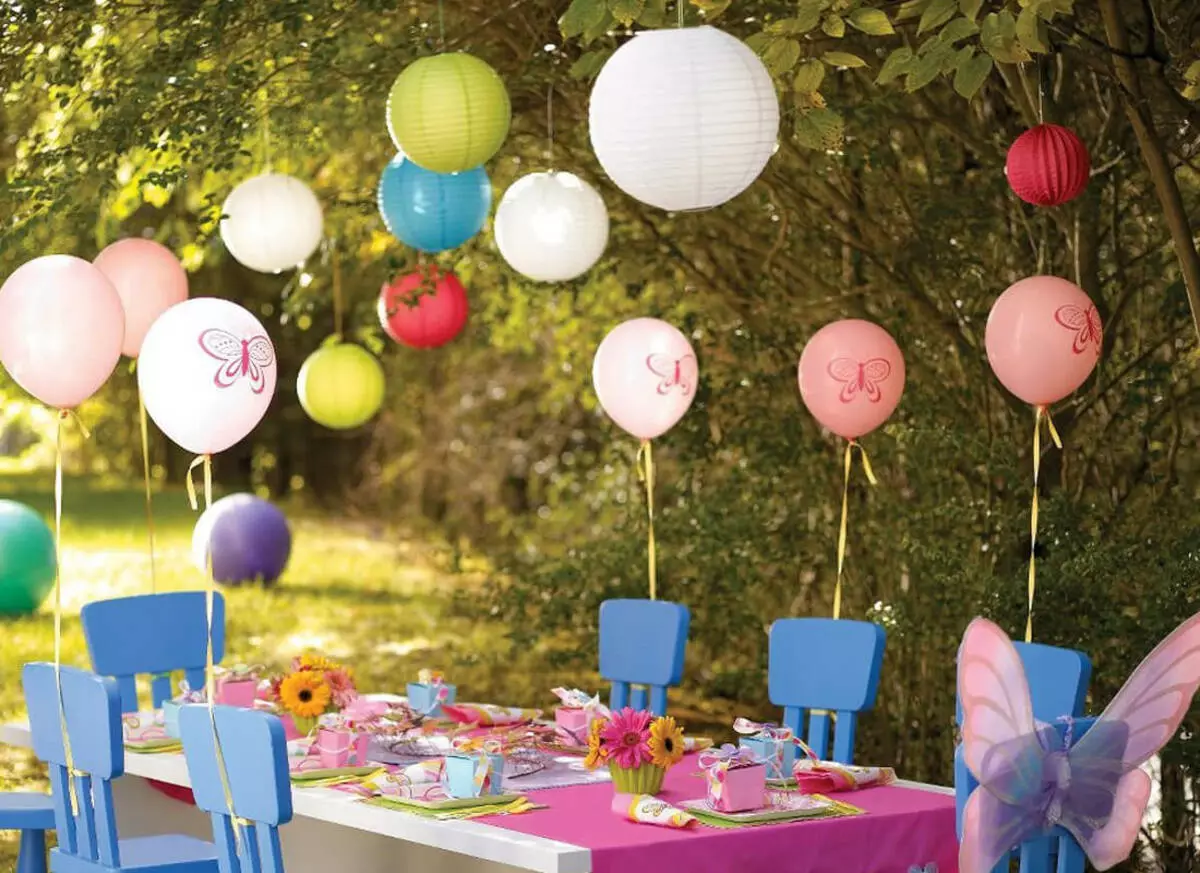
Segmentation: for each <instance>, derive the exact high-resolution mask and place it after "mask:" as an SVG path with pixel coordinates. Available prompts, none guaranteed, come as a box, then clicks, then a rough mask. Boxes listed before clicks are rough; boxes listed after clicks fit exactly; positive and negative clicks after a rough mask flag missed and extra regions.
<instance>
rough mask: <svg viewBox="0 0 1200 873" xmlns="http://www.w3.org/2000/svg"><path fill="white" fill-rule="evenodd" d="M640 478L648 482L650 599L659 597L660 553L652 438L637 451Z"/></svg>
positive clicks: (643, 442)
mask: <svg viewBox="0 0 1200 873" xmlns="http://www.w3.org/2000/svg"><path fill="white" fill-rule="evenodd" d="M637 468H638V478H639V479H641V480H642V481H643V482H645V483H646V519H647V521H648V522H649V533H648V542H647V555H648V559H649V563H650V599H651V600H657V599H658V555H657V552H656V550H655V547H654V453H653V450H652V449H651V448H650V440H642V444H641V446H640V447H639V448H638V453H637Z"/></svg>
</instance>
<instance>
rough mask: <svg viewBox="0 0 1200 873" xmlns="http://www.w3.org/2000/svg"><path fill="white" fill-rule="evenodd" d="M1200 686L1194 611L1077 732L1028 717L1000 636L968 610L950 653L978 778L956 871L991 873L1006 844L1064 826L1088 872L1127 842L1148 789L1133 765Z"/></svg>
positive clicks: (1161, 741) (1118, 856) (1025, 687)
mask: <svg viewBox="0 0 1200 873" xmlns="http://www.w3.org/2000/svg"><path fill="white" fill-rule="evenodd" d="M1198 687H1200V614H1197V615H1194V616H1192V617H1191V618H1190V619H1188V620H1187V621H1185V622H1184V623H1183V624H1181V625H1180V626H1179V627H1178V628H1176V629H1175V631H1173V632H1172V633H1171V634H1170V636H1168V637H1167V638H1166V639H1165V640H1163V641H1162V642H1161V643H1160V644H1159V645H1158V647H1157V648H1155V649H1154V651H1153V652H1151V653H1150V655H1149V656H1147V657H1146V659H1145V660H1144V661H1142V663H1141V664H1140V665H1139V666H1138V668H1137V669H1136V670H1134V672H1133V674H1132V675H1131V676H1130V677H1129V680H1128V681H1127V682H1126V683H1125V685H1124V687H1122V688H1121V690H1120V691H1119V692H1118V693H1117V695H1116V697H1114V698H1113V700H1112V702H1111V703H1110V704H1109V705H1108V708H1107V709H1105V710H1104V712H1103V713H1102V714H1101V715H1100V716H1099V717H1098V718H1096V719H1095V720H1094V722H1093V723H1092V724H1091V726H1090V727H1089V728H1088V729H1087V730H1086V732H1082V735H1081V736H1079V737H1078V738H1076V736H1075V733H1076V728H1077V727H1079V725H1077V724H1076V723H1075V721H1074V720H1073V719H1072V718H1070V717H1063V718H1062V719H1059V723H1058V724H1057V725H1050V724H1044V723H1040V722H1035V721H1034V718H1033V704H1032V702H1031V700H1030V696H1029V684H1028V681H1027V680H1026V678H1025V670H1024V667H1023V666H1022V663H1021V660H1020V657H1019V656H1018V655H1017V651H1016V649H1015V648H1014V647H1013V644H1012V641H1011V640H1009V638H1008V636H1007V635H1006V634H1005V633H1004V631H1002V630H1001V629H1000V628H999V627H997V626H996V625H995V624H993V623H992V622H990V621H988V620H986V619H983V618H977V619H975V620H974V621H973V622H971V624H970V626H969V627H968V628H967V631H966V634H965V635H964V637H963V642H962V647H961V648H960V649H959V655H958V691H959V696H960V699H961V700H962V706H963V722H962V735H963V736H962V742H963V757H964V759H965V761H966V763H967V766H968V767H969V768H970V770H971V772H972V774H973V775H974V776H975V778H976V779H977V780H978V781H979V787H978V788H976V789H975V791H974V792H973V793H972V794H971V797H970V798H969V799H968V801H967V805H966V809H965V810H964V813H963V835H962V842H961V844H960V846H959V870H960V873H990V871H991V870H993V868H994V867H995V866H996V863H997V862H998V861H999V860H1000V859H1001V858H1003V857H1004V856H1005V855H1007V853H1008V852H1009V851H1011V850H1012V849H1013V847H1015V846H1017V845H1019V844H1021V843H1024V842H1026V841H1027V840H1030V839H1035V838H1038V837H1041V836H1045V835H1047V834H1049V833H1050V832H1051V831H1053V830H1054V828H1056V827H1061V828H1063V829H1065V830H1066V831H1067V832H1068V833H1069V834H1070V835H1071V836H1072V837H1074V839H1075V841H1076V842H1077V843H1078V844H1079V847H1080V848H1081V849H1082V850H1083V852H1084V853H1085V854H1086V855H1087V857H1088V859H1089V860H1090V861H1091V862H1092V864H1093V866H1095V868H1096V869H1097V870H1107V869H1109V868H1111V867H1113V866H1115V865H1116V864H1118V863H1120V862H1121V861H1123V860H1124V859H1125V858H1127V857H1128V856H1129V854H1130V853H1131V852H1132V851H1133V846H1134V843H1135V841H1136V840H1137V836H1138V831H1139V828H1140V827H1141V822H1142V816H1143V815H1144V814H1145V811H1146V804H1147V802H1148V801H1149V799H1150V777H1149V776H1147V775H1146V773H1145V772H1143V771H1142V770H1141V766H1142V765H1143V764H1145V763H1146V762H1147V761H1149V760H1150V759H1151V758H1152V757H1154V756H1155V755H1156V754H1158V752H1159V750H1160V749H1161V748H1162V747H1163V746H1164V745H1166V744H1167V742H1168V741H1170V740H1171V738H1172V737H1174V735H1175V732H1176V731H1177V730H1178V729H1179V725H1180V723H1181V722H1182V721H1183V718H1184V715H1186V713H1187V711H1188V707H1189V706H1190V705H1191V702H1192V698H1193V696H1194V695H1195V694H1196V690H1197V688H1198Z"/></svg>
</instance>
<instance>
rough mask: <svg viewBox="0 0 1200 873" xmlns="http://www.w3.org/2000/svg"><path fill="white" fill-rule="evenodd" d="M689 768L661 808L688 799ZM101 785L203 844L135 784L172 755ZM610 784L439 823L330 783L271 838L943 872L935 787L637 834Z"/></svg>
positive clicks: (311, 860) (736, 867)
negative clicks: (799, 812)
mask: <svg viewBox="0 0 1200 873" xmlns="http://www.w3.org/2000/svg"><path fill="white" fill-rule="evenodd" d="M0 742H3V743H6V744H8V745H15V746H24V747H29V746H30V745H31V737H30V732H29V727H28V725H26V724H21V723H10V724H6V725H0ZM691 763H693V762H692V761H691V760H690V759H688V760H685V761H684V763H683V764H681V765H680V766H678V767H676V768H674V770H672V771H671V772H670V773H669V774H668V776H667V780H666V784H665V786H664V792H663V795H662V797H663V799H664V800H667V801H675V800H681V799H686V798H693V797H700V796H702V795H703V793H704V781H703V780H702V779H699V778H697V777H696V776H694V775H693V774H694V772H695V767H694V766H689V765H690V764H691ZM125 773H126V777H141V778H121V779H117V780H115V781H114V782H113V790H114V794H115V802H116V808H117V816H118V827H119V832H120V834H121V836H122V837H132V836H143V835H150V834H160V833H185V834H191V835H193V836H197V837H201V838H203V839H211V838H212V831H211V822H210V820H209V818H208V817H207V816H206V815H204V814H202V813H201V812H199V811H198V810H197V809H196V808H195V807H193V806H190V805H188V804H185V803H180V802H177V801H174V800H169V799H167V798H165V797H164V796H163V795H162V794H160V793H159V792H157V791H155V790H154V789H152V788H151V787H150V786H149V785H148V784H147V782H146V780H147V779H154V780H157V781H160V782H166V783H170V784H173V785H181V786H188V785H189V780H188V772H187V765H186V762H185V761H184V757H183V755H182V754H161V753H160V754H136V753H133V752H128V751H127V752H126V754H125ZM612 796H613V789H612V786H611V785H607V784H599V785H595V784H594V785H577V786H570V787H563V788H552V789H545V790H541V791H532V792H529V793H528V797H529V799H530V800H531V801H533V802H534V803H538V804H545V805H547V806H548V807H549V808H548V809H541V810H536V811H533V812H529V813H525V814H523V815H509V816H491V817H488V818H481V819H473V820H468V821H439V820H436V819H428V818H423V817H420V816H416V815H410V814H407V813H403V812H397V811H395V810H391V809H387V808H384V807H379V806H373V805H369V804H365V803H362V802H360V801H359V799H358V798H356V797H355V796H354V795H352V794H348V793H346V792H343V791H338V790H336V789H333V788H294V789H293V807H294V811H295V818H294V819H293V821H292V823H291V824H288V825H286V826H284V827H283V828H281V829H280V838H281V842H282V845H283V855H284V861H285V864H286V865H287V870H288V873H327V871H329V870H353V871H356V873H369V871H381V873H382V871H392V870H403V869H414V870H422V871H425V873H512V871H517V870H534V871H540V873H589V871H590V873H617V871H620V873H658V871H663V870H670V869H681V870H686V871H687V873H741V871H754V870H763V871H779V873H910V871H911V870H913V869H916V870H919V871H922V873H925V871H933V870H936V871H937V873H954V871H956V870H957V848H958V844H957V840H956V838H955V830H954V796H953V791H952V790H951V789H949V788H942V787H937V786H931V785H921V784H918V783H910V782H900V783H897V784H896V785H892V786H887V787H883V788H872V789H867V790H864V791H859V792H855V793H853V794H849V795H839V796H840V797H843V798H844V799H846V800H848V801H850V802H852V803H853V804H854V805H855V806H858V807H860V808H862V809H864V810H866V814H865V815H859V816H851V817H847V818H837V819H827V820H822V821H810V822H794V823H790V824H777V825H771V826H767V827H756V828H742V829H738V830H718V829H710V828H693V829H689V830H686V831H678V830H670V829H666V828H658V827H652V826H649V825H638V824H633V823H630V822H625V821H622V820H620V819H618V818H617V817H616V816H614V815H613V813H612V812H611V810H610V806H611V803H612Z"/></svg>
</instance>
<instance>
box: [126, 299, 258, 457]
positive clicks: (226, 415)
mask: <svg viewBox="0 0 1200 873" xmlns="http://www.w3.org/2000/svg"><path fill="white" fill-rule="evenodd" d="M276 370H277V365H276V362H275V347H274V346H273V345H272V344H271V340H270V338H269V337H268V336H267V331H266V329H264V328H263V326H262V324H261V323H260V322H259V320H258V319H257V318H255V317H254V316H253V315H251V314H250V313H249V312H247V311H246V310H245V309H243V308H242V307H240V306H238V305H237V304H236V303H230V302H229V301H228V300H221V299H219V298H217V297H193V298H192V299H191V300H185V301H184V302H183V303H178V304H176V305H175V306H172V307H171V308H170V309H168V310H167V311H166V312H164V313H163V314H162V315H160V316H159V317H158V320H157V321H155V322H154V324H152V325H150V330H149V332H147V334H146V341H145V342H144V343H142V353H141V357H140V358H139V360H138V368H137V377H138V387H139V388H140V389H141V391H142V400H143V401H144V402H145V404H146V412H147V413H148V414H149V416H150V417H151V418H152V419H154V423H155V424H157V425H158V427H159V429H160V430H162V432H163V433H165V434H166V435H167V436H168V437H170V438H171V439H172V440H173V441H174V442H175V443H177V444H178V445H180V446H182V447H183V448H185V449H187V450H188V451H189V452H192V453H193V454H196V455H214V454H216V453H217V452H223V451H225V450H226V449H227V448H229V447H230V446H232V445H233V444H234V443H237V442H239V441H240V440H241V439H242V438H243V437H245V436H246V435H247V434H248V433H250V431H252V430H254V428H255V426H256V425H257V424H258V423H259V422H260V421H261V420H262V417H263V416H264V415H265V414H266V412H267V407H268V406H270V405H271V398H272V397H273V396H274V394H275V378H276Z"/></svg>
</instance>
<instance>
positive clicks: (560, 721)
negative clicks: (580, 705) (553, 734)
mask: <svg viewBox="0 0 1200 873" xmlns="http://www.w3.org/2000/svg"><path fill="white" fill-rule="evenodd" d="M591 719H592V714H591V711H590V710H587V709H568V708H567V707H565V706H560V707H558V709H556V710H554V723H555V724H556V725H557V726H558V736H559V739H561V740H562V741H563V742H564V743H566V744H567V745H568V746H586V745H587V735H588V726H589V725H590V724H591Z"/></svg>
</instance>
